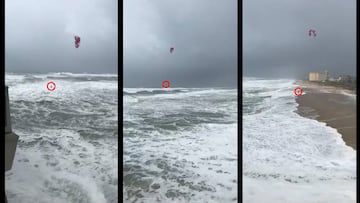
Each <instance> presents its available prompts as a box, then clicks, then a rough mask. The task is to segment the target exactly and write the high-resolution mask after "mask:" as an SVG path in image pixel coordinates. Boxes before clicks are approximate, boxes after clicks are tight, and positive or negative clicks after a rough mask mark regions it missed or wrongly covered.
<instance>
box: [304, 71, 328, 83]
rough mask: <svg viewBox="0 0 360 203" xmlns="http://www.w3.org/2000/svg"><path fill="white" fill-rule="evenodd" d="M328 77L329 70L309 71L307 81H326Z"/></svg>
mask: <svg viewBox="0 0 360 203" xmlns="http://www.w3.org/2000/svg"><path fill="white" fill-rule="evenodd" d="M329 78H330V75H329V71H327V70H325V71H324V73H319V72H310V73H309V81H328V80H329Z"/></svg>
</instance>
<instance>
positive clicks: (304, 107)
mask: <svg viewBox="0 0 360 203" xmlns="http://www.w3.org/2000/svg"><path fill="white" fill-rule="evenodd" d="M296 84H297V85H299V87H301V88H303V90H304V92H305V94H304V95H302V96H300V97H298V98H297V99H296V100H297V102H298V104H299V106H298V113H299V114H300V115H301V116H304V117H308V118H312V119H316V120H318V121H321V122H325V123H326V124H327V125H328V126H330V127H333V128H335V129H337V130H338V132H339V133H340V134H341V135H342V138H343V140H344V141H345V143H346V144H347V145H348V146H351V147H352V148H354V149H355V150H356V98H355V95H353V96H349V95H351V94H353V93H354V92H351V91H347V90H343V89H341V88H335V87H329V86H319V85H316V84H312V83H309V82H303V81H299V82H297V83H296ZM344 93H345V94H344ZM347 94H349V95H347Z"/></svg>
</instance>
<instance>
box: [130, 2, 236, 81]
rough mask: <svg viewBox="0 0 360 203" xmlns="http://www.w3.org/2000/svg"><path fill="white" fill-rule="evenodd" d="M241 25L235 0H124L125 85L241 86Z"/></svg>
mask: <svg viewBox="0 0 360 203" xmlns="http://www.w3.org/2000/svg"><path fill="white" fill-rule="evenodd" d="M237 26H238V22H237V1H236V0H221V1H219V0H196V1H191V0H125V1H124V81H125V87H161V82H162V81H163V80H169V81H170V83H171V87H215V86H232V87H236V86H237V68H238V67H237V45H238V44H237ZM170 47H174V48H175V49H174V52H173V53H172V54H170V53H169V49H170Z"/></svg>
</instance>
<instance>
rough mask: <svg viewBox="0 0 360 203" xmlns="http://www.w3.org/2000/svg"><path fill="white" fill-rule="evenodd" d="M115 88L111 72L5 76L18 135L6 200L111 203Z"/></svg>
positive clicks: (115, 182) (113, 194)
mask: <svg viewBox="0 0 360 203" xmlns="http://www.w3.org/2000/svg"><path fill="white" fill-rule="evenodd" d="M49 81H53V82H55V83H56V86H57V88H56V90H55V91H53V92H50V91H48V90H47V89H46V84H47V82H49ZM117 84H118V78H117V75H111V74H72V73H51V74H12V73H6V85H8V86H9V97H10V108H11V118H12V128H13V131H14V132H15V133H16V134H18V135H19V143H18V146H17V150H16V155H15V160H14V164H13V168H12V170H11V171H9V172H6V181H5V182H6V183H5V184H6V194H7V198H8V201H9V202H11V203H17V202H18V203H34V202H39V203H48V202H52V203H64V202H83V203H105V202H106V203H110V202H118V89H117V88H118V87H117Z"/></svg>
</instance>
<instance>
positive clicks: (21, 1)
mask: <svg viewBox="0 0 360 203" xmlns="http://www.w3.org/2000/svg"><path fill="white" fill-rule="evenodd" d="M117 4H118V2H117V1H115V0H77V1H71V0H61V1H56V0H31V1H29V0H17V1H11V0H6V1H5V64H6V71H8V72H89V73H105V72H106V73H117V69H118V31H117V30H118V20H117V16H118V11H117V7H118V6H117ZM74 35H79V36H80V37H81V43H80V48H78V49H76V48H74Z"/></svg>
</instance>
